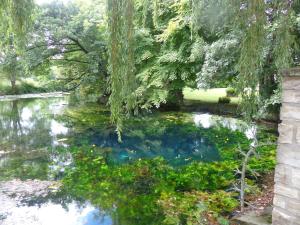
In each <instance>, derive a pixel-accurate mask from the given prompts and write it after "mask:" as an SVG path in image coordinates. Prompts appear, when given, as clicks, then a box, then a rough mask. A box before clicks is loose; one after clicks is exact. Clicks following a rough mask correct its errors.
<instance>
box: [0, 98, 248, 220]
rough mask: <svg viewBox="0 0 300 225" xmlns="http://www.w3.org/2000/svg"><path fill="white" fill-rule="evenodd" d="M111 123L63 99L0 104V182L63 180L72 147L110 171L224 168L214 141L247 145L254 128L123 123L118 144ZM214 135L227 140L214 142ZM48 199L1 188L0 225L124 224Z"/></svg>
mask: <svg viewBox="0 0 300 225" xmlns="http://www.w3.org/2000/svg"><path fill="white" fill-rule="evenodd" d="M97 107H98V106H97ZM97 107H96V108H97ZM93 110H94V111H93ZM108 121H109V112H107V111H106V110H98V109H95V106H93V107H92V111H91V112H90V113H89V112H88V110H86V109H85V108H81V109H79V110H78V109H77V108H76V107H75V108H74V107H70V106H69V105H68V98H67V97H60V98H47V99H15V100H11V101H5V102H0V181H1V182H2V184H5V182H8V181H12V180H13V181H15V182H16V185H20V186H22V182H26V181H28V180H34V179H37V180H44V181H51V180H52V181H54V180H60V179H62V178H63V177H64V173H65V170H66V169H68V168H70V167H72V165H74V158H73V153H72V151H71V150H68V149H72V148H74V147H80V148H83V149H88V148H92V149H93V148H94V151H99V152H105V157H106V159H107V161H108V162H109V163H110V164H111V165H123V164H126V163H131V162H133V161H136V160H143V159H151V158H155V157H162V158H163V159H164V160H166V161H167V162H168V163H169V164H170V165H171V166H174V167H180V166H183V165H187V164H189V163H191V162H193V161H197V162H200V161H201V162H214V161H221V160H222V154H221V153H220V152H219V149H218V145H217V144H216V140H219V139H220V140H221V141H218V143H222V141H223V140H224V145H226V144H227V143H228V142H230V141H231V140H229V138H227V137H235V136H234V135H238V136H239V137H240V136H241V137H244V138H245V139H247V138H246V136H247V137H248V138H251V134H253V128H252V129H248V128H247V127H245V124H243V123H242V122H241V121H239V120H236V119H233V118H226V117H219V116H212V115H209V114H201V113H194V114H193V113H191V114H186V113H185V114H180V113H160V114H155V115H153V116H144V117H141V118H134V119H132V120H130V121H127V122H126V125H125V130H124V133H123V135H122V142H121V143H120V142H118V137H117V135H116V133H115V130H114V127H113V126H111V125H110V123H109V122H108ZM219 130H222V131H226V132H228V135H227V136H226V137H225V136H222V137H221V136H220V137H217V135H216V134H219V133H220V132H219ZM243 132H244V133H245V135H244V134H243ZM92 151H93V150H92ZM90 172H91V173H92V172H93V171H90ZM87 176H88V174H87ZM0 187H1V184H0ZM29 188H30V187H29ZM1 191H2V192H1ZM49 193H50V194H49V195H47V196H42V197H41V196H34V197H33V199H32V200H30V201H23V200H22V198H21V197H20V198H16V197H15V196H11V195H9V194H7V190H5V189H3V188H2V190H1V188H0V196H1V197H0V205H2V206H4V205H6V207H0V224H16V225H18V224H45V225H46V224H57V225H59V224H62V225H66V224H76V225H77V224H78V225H81V224H82V225H83V224H85V225H94V224H95V225H96V224H99V225H102V224H103V225H109V224H126V223H125V221H124V220H123V222H122V220H121V221H119V220H120V218H119V219H116V217H115V215H114V216H112V214H113V213H112V212H113V211H114V209H113V208H112V209H110V210H105V207H101V205H102V203H101V202H100V203H97V206H96V205H93V204H92V203H91V202H90V201H89V200H88V199H85V197H80V195H77V196H74V195H72V194H71V193H68V191H66V190H65V191H64V192H63V193H59V194H55V193H56V191H55V192H54V193H52V192H51V191H50V192H49ZM103 204H105V203H104V202H103ZM113 207H117V206H113ZM116 221H119V222H118V223H116ZM141 224H144V223H141ZM145 224H146V223H145Z"/></svg>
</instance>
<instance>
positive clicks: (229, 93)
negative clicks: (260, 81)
mask: <svg viewBox="0 0 300 225" xmlns="http://www.w3.org/2000/svg"><path fill="white" fill-rule="evenodd" d="M226 96H227V97H236V96H237V93H236V90H235V89H234V88H227V89H226Z"/></svg>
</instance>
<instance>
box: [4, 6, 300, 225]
mask: <svg viewBox="0 0 300 225" xmlns="http://www.w3.org/2000/svg"><path fill="white" fill-rule="evenodd" d="M37 3H38V1H36V2H35V1H32V0H24V1H19V0H0V18H1V24H0V77H1V83H0V94H1V95H5V94H22V93H33V92H51V91H63V92H70V93H71V96H70V99H69V100H70V102H69V104H70V107H74V109H73V110H69V111H67V112H66V114H65V116H66V117H65V118H61V119H62V120H63V121H64V122H65V123H67V124H68V125H69V127H70V128H71V127H72V128H73V129H74V130H75V131H74V132H76V129H79V130H80V129H83V130H84V131H86V133H83V132H82V133H80V134H81V135H82V137H81V138H80V140H81V141H82V139H84V138H86V143H81V142H80V143H77V142H76V135H75V136H74V137H75V140H74V142H72V143H71V144H70V145H69V146H68V147H69V148H68V149H69V150H70V152H71V153H70V154H71V155H72V157H73V159H74V161H73V163H72V166H71V168H69V169H68V170H67V171H66V173H65V174H64V178H62V180H63V183H64V185H63V189H62V190H68V191H70V194H72V195H73V196H75V197H76V198H78V199H79V200H80V199H81V198H82V199H85V200H88V201H90V202H91V203H92V204H94V205H96V206H97V207H99V208H101V209H103V210H104V211H109V212H110V213H111V216H112V217H113V216H116V215H117V216H118V217H120V218H114V219H115V220H116V221H118V220H120V221H122V224H228V221H227V219H228V218H229V216H230V213H231V212H233V211H234V210H235V209H236V208H237V206H238V201H239V198H240V195H239V194H240V193H241V191H240V192H238V191H237V189H238V188H240V187H241V186H244V185H241V183H245V184H246V186H245V188H244V190H242V191H243V192H245V193H246V194H247V193H250V192H252V191H253V190H255V191H259V187H258V185H257V180H258V178H257V177H258V176H262V175H264V174H267V173H269V172H271V171H272V170H273V169H274V165H275V148H276V146H275V145H274V143H275V141H276V137H275V135H273V134H270V133H268V132H266V131H263V130H262V129H261V127H260V126H256V125H255V124H254V123H253V121H257V120H259V119H270V115H272V118H275V120H276V118H278V111H279V107H280V98H281V70H282V69H287V68H289V67H291V66H295V65H298V64H299V50H298V48H297V45H298V44H299V37H300V35H299V30H300V23H299V21H300V17H299V12H300V4H299V2H298V1H296V0H295V1H291V0H286V1H279V0H274V1H262V0H245V1H240V0H234V1H232V0H215V1H205V0H193V1H191V0H154V1H150V0H107V1H106V0H85V1H83V0H70V1H58V2H55V1H50V2H48V3H44V4H37ZM186 102H192V103H193V104H196V105H197V104H199V105H204V104H210V105H211V104H213V105H216V107H218V108H220V111H222V110H223V107H224V109H225V106H230V107H231V106H232V109H234V110H235V112H234V114H235V115H236V116H239V117H240V118H241V119H243V120H244V121H245V122H246V124H247V126H248V128H249V127H250V128H253V127H255V129H252V130H251V132H252V134H253V135H252V136H251V137H250V138H249V137H247V135H246V134H245V133H244V132H242V131H236V130H234V129H233V130H230V129H228V128H226V126H225V127H218V128H216V129H215V128H214V129H205V126H204V125H203V126H202V127H201V128H199V127H198V126H192V125H191V121H188V120H186V117H185V114H184V113H183V112H182V111H183V106H184V105H185V103H186ZM157 111H167V112H170V111H171V113H170V114H167V113H166V114H165V117H164V118H161V117H160V114H158V112H157ZM274 115H275V116H274ZM66 118H67V119H66ZM200 119H201V118H200ZM204 119H205V118H204ZM206 120H207V119H206ZM15 124H16V129H17V124H21V123H20V121H19V123H15ZM78 124H79V125H78ZM100 127H102V128H103V129H104V130H105V132H103V133H101V132H100V131H99V132H100V134H99V133H98V135H99V136H100V137H101V138H103V140H105V141H106V142H105V143H106V144H103V143H104V142H103V143H98V145H96V144H95V146H91V145H90V142H91V141H90V139H89V138H90V136H85V134H90V135H91V136H92V135H94V132H95V131H97V132H98V129H99V128H100ZM174 130H176V132H175V133H176V135H175V136H172V135H173V132H174ZM16 133H17V132H16ZM169 134H170V135H169ZM171 134H172V135H171ZM161 137H164V138H165V139H166V140H172V138H173V139H174V140H175V139H176V140H177V141H176V144H174V145H172V147H170V145H171V144H173V142H171V141H170V143H168V144H170V145H167V146H168V148H166V146H163V144H162V143H163V142H162V141H161ZM116 138H117V140H116ZM98 139H99V137H98ZM98 139H97V140H98ZM148 139H149V140H148ZM112 140H113V141H112ZM197 140H198V142H197ZM110 141H111V142H110ZM189 141H195V143H197V144H198V145H203V146H204V145H205V146H206V147H205V149H206V150H207V151H208V152H210V154H214V157H216V158H213V159H214V160H211V161H207V162H206V161H205V160H202V159H201V156H200V155H197V156H195V158H193V159H189V157H187V158H186V162H187V163H186V164H185V163H182V162H181V161H180V160H178V155H180V154H183V155H184V154H185V151H187V149H185V147H186V145H184V144H183V142H184V143H185V142H187V143H188V142H189ZM107 143H109V144H111V143H113V144H114V145H113V146H110V147H112V148H117V149H118V150H120V149H122V150H124V149H125V150H124V152H123V153H120V152H119V153H118V154H119V155H122V154H123V156H122V157H125V159H126V160H127V159H128V157H131V156H132V154H133V153H134V152H139V153H140V154H141V155H143V156H146V155H147V154H146V151H147V150H149V149H150V150H152V151H155V152H156V153H157V152H159V154H154V155H155V156H157V155H159V156H160V157H152V158H151V157H150V159H149V158H147V157H140V158H138V157H136V158H134V160H133V159H132V160H128V161H126V160H125V161H126V163H118V162H117V163H116V162H114V163H113V162H110V161H109V160H108V159H107V158H106V157H105V155H106V152H105V151H103V149H104V150H105V149H106V148H103V146H106V145H107ZM122 143H123V145H122ZM132 143H133V144H132ZM147 143H148V144H147ZM101 144H102V145H101ZM181 144H182V145H181ZM101 146H102V147H101ZM178 146H181V147H180V148H178ZM106 147H107V146H106ZM163 149H164V152H160V151H162V150H163ZM249 149H250V150H253V155H254V156H253V157H250V159H249V162H248V166H247V172H246V174H244V175H245V179H243V180H242V179H241V177H243V176H241V165H242V164H243V156H244V155H245V154H247V152H249ZM106 150H107V149H106ZM175 150H176V151H179V152H176V151H175ZM196 150H197V149H196ZM62 151H64V149H62ZM131 151H133V153H132V152H131ZM180 151H181V152H180ZM174 152H176V153H177V155H176V154H175V153H174ZM125 153H126V154H125ZM148 153H149V152H148ZM173 153H174V155H172V154H173ZM149 154H150V153H149ZM168 154H170V155H172V157H170V156H168V157H169V158H172V160H171V161H168V160H166V159H165V158H168V157H164V156H166V155H168ZM138 155H139V154H138ZM176 157H177V158H176ZM197 157H198V158H197ZM190 160H191V161H190ZM177 162H178V164H180V165H177ZM64 188H65V189H64ZM242 208H243V206H242ZM116 212H117V213H116ZM141 218H143V220H142V221H143V222H141Z"/></svg>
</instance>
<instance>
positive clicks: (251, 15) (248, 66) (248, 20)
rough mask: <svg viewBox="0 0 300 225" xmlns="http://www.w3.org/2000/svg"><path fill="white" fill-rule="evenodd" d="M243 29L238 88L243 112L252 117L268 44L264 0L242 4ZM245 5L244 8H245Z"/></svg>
mask: <svg viewBox="0 0 300 225" xmlns="http://www.w3.org/2000/svg"><path fill="white" fill-rule="evenodd" d="M241 7H242V8H241V13H242V18H243V19H244V21H243V24H242V26H243V27H242V29H243V30H245V36H244V37H243V41H242V44H241V55H240V59H239V62H238V65H237V70H238V72H239V78H238V85H237V86H238V90H239V92H240V93H241V95H242V99H243V104H242V112H243V113H244V116H245V118H246V119H251V118H252V116H253V115H254V114H255V113H256V112H257V108H256V106H257V103H258V99H257V85H258V83H259V76H260V75H262V66H263V62H264V60H263V57H264V46H265V44H266V33H265V25H266V22H267V17H266V14H265V10H266V8H265V7H266V5H265V2H264V1H263V0H249V1H247V3H246V4H244V5H242V6H241ZM243 7H244V8H243Z"/></svg>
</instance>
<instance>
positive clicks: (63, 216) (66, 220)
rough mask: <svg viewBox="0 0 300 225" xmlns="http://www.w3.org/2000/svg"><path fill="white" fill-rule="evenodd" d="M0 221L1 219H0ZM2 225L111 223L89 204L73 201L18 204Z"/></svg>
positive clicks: (89, 224) (105, 224)
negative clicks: (65, 202)
mask: <svg viewBox="0 0 300 225" xmlns="http://www.w3.org/2000/svg"><path fill="white" fill-rule="evenodd" d="M0 221H1V220H0ZM1 224H2V225H13V224H17V225H18V224H22V225H53V224H55V225H111V224H113V223H112V220H111V218H110V217H109V216H106V215H102V214H101V213H100V211H99V210H98V209H96V208H95V207H93V206H91V205H90V204H84V205H81V206H79V205H78V204H76V203H75V202H72V203H69V204H68V205H67V207H66V208H64V207H63V206H62V205H59V204H54V203H51V202H48V203H45V204H43V205H41V206H20V207H14V208H12V210H11V211H9V216H8V217H7V219H5V220H4V222H3V223H1Z"/></svg>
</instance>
